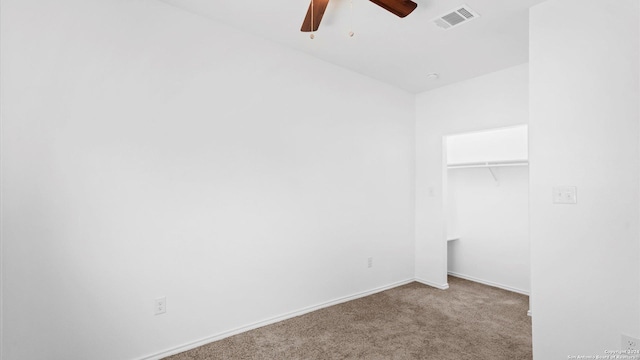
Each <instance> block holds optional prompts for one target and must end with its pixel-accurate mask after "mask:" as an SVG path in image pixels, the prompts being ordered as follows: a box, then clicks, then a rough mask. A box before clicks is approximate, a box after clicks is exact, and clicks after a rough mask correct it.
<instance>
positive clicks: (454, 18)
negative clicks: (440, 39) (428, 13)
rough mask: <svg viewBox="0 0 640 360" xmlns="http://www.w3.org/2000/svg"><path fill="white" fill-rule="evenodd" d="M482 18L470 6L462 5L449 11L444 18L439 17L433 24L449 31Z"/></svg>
mask: <svg viewBox="0 0 640 360" xmlns="http://www.w3.org/2000/svg"><path fill="white" fill-rule="evenodd" d="M478 17H480V15H478V13H477V12H475V11H473V10H471V8H469V6H467V5H462V6H458V7H457V8H455V9H453V10H451V11H447V12H446V13H444V14H443V15H442V16H438V17H437V18H435V19H433V22H434V23H435V24H436V25H438V27H440V28H442V29H445V30H448V29H451V28H452V27H454V26H458V25H460V24H464V23H468V22H469V21H471V20H473V19H475V18H478Z"/></svg>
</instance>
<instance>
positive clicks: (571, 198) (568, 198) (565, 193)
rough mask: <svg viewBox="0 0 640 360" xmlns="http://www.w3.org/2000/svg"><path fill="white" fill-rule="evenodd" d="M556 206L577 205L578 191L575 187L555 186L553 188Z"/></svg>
mask: <svg viewBox="0 0 640 360" xmlns="http://www.w3.org/2000/svg"><path fill="white" fill-rule="evenodd" d="M553 203H554V204H571V205H572V204H577V203H578V190H577V188H576V187H575V186H555V187H554V188H553Z"/></svg>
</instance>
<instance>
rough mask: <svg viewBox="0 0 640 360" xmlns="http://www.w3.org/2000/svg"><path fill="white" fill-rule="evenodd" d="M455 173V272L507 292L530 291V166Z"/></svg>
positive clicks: (451, 259)
mask: <svg viewBox="0 0 640 360" xmlns="http://www.w3.org/2000/svg"><path fill="white" fill-rule="evenodd" d="M492 170H493V171H494V173H495V175H496V177H497V178H498V181H495V180H494V178H493V176H492V175H491V173H490V172H489V169H487V168H465V169H450V170H449V171H448V172H447V180H448V181H447V185H448V186H447V195H448V201H447V203H446V207H447V209H448V208H451V209H452V211H447V213H448V214H449V216H450V217H449V218H447V224H448V223H449V222H453V223H454V224H455V229H453V230H452V231H453V233H454V234H456V235H457V236H458V237H459V238H460V239H459V240H455V241H450V242H448V252H447V257H448V261H447V269H448V271H449V272H450V273H452V274H454V275H457V276H460V277H464V278H467V279H470V280H475V281H480V282H483V283H486V284H491V285H493V286H499V287H501V288H504V289H508V290H512V291H517V292H520V293H526V294H528V293H529V291H530V285H529V284H530V267H531V265H530V261H529V259H530V251H529V170H528V168H527V167H526V166H510V167H498V168H493V169H492Z"/></svg>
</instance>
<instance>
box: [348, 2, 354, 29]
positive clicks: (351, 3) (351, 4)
mask: <svg viewBox="0 0 640 360" xmlns="http://www.w3.org/2000/svg"><path fill="white" fill-rule="evenodd" d="M349 4H350V6H351V30H350V31H349V37H353V35H354V32H353V0H350V2H349Z"/></svg>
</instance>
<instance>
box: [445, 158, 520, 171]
mask: <svg viewBox="0 0 640 360" xmlns="http://www.w3.org/2000/svg"><path fill="white" fill-rule="evenodd" d="M504 166H529V161H528V160H509V161H487V162H473V163H460V164H448V165H447V169H465V168H492V167H504Z"/></svg>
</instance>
